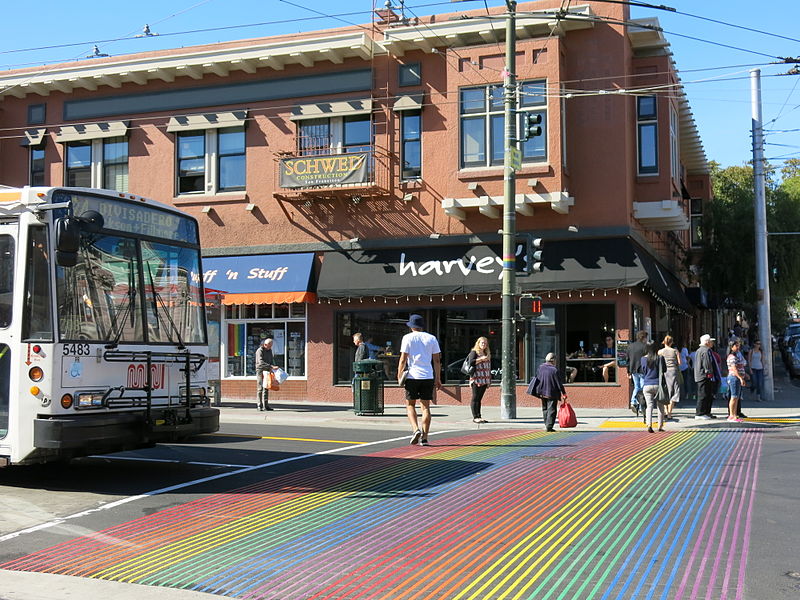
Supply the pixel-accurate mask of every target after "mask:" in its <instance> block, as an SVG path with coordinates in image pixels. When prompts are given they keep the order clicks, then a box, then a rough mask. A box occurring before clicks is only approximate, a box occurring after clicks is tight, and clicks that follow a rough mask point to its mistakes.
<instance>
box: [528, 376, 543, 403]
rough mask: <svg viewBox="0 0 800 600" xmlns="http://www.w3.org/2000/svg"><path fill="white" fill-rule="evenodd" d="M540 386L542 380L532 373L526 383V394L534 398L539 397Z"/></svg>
mask: <svg viewBox="0 0 800 600" xmlns="http://www.w3.org/2000/svg"><path fill="white" fill-rule="evenodd" d="M541 386H542V382H541V380H540V379H539V377H538V375H534V377H533V379H531V382H530V383H529V384H528V395H529V396H533V397H534V398H541V395H540V392H539V388H540V387H541Z"/></svg>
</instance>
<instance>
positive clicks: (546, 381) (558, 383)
mask: <svg viewBox="0 0 800 600" xmlns="http://www.w3.org/2000/svg"><path fill="white" fill-rule="evenodd" d="M555 362H556V355H555V354H553V353H552V352H549V353H548V354H547V356H545V357H544V362H543V363H542V364H541V365H539V370H538V371H537V372H536V379H537V380H538V383H537V385H536V386H535V387H536V389H535V390H534V391H535V394H533V395H535V396H539V398H540V399H541V401H542V418H543V419H544V428H545V431H555V424H556V403H557V402H558V401H559V399H560V400H561V402H562V403H564V402H566V401H567V391H566V390H565V389H564V382H563V381H562V380H561V375H560V374H559V372H558V369H556V366H555Z"/></svg>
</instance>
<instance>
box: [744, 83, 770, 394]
mask: <svg viewBox="0 0 800 600" xmlns="http://www.w3.org/2000/svg"><path fill="white" fill-rule="evenodd" d="M750 101H751V107H752V116H753V120H752V127H753V175H754V179H755V201H754V211H755V238H756V302H757V304H758V337H759V339H760V340H761V348H762V352H761V360H762V361H763V363H764V371H763V372H764V400H774V399H775V388H774V386H773V377H772V321H771V316H770V309H769V256H768V254H767V200H766V195H767V194H766V183H765V180H764V135H763V133H764V132H763V130H762V125H763V124H762V116H761V69H753V70H752V71H750Z"/></svg>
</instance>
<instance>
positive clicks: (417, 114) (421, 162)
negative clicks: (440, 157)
mask: <svg viewBox="0 0 800 600" xmlns="http://www.w3.org/2000/svg"><path fill="white" fill-rule="evenodd" d="M409 117H416V118H417V119H419V137H418V138H414V139H412V138H407V137H406V122H407V121H406V120H407V119H408V118H409ZM410 142H417V143H419V173H417V174H415V175H408V176H406V175H404V171H405V164H406V153H407V152H406V144H407V143H410ZM424 164H425V160H424V158H423V156H422V110H419V109H418V110H409V111H402V112H401V113H400V179H401V180H402V181H414V180H417V179H422V166H423V165H424Z"/></svg>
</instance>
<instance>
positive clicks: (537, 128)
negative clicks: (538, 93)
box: [521, 112, 542, 142]
mask: <svg viewBox="0 0 800 600" xmlns="http://www.w3.org/2000/svg"><path fill="white" fill-rule="evenodd" d="M539 135H542V113H531V112H526V113H525V114H524V115H523V116H522V140H521V141H523V142H527V141H528V140H529V139H531V138H532V137H536V136H539Z"/></svg>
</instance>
